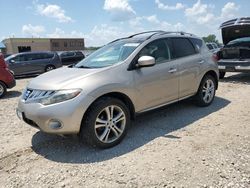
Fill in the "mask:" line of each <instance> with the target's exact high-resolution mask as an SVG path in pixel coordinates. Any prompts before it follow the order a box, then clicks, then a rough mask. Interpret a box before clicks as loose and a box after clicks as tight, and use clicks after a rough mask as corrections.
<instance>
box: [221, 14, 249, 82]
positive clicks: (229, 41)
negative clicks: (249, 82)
mask: <svg viewBox="0 0 250 188" xmlns="http://www.w3.org/2000/svg"><path fill="white" fill-rule="evenodd" d="M220 28H221V30H222V39H223V43H224V45H225V46H224V47H223V48H222V49H221V50H220V51H219V52H218V53H217V56H218V65H219V70H220V78H221V79H222V78H224V76H225V74H226V72H250V17H244V18H237V19H233V20H229V21H227V22H224V23H222V24H221V26H220Z"/></svg>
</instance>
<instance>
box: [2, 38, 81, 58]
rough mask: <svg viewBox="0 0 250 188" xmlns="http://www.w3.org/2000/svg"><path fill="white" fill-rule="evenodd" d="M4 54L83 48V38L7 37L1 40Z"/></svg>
mask: <svg viewBox="0 0 250 188" xmlns="http://www.w3.org/2000/svg"><path fill="white" fill-rule="evenodd" d="M2 43H3V45H4V46H5V49H4V50H3V52H4V53H5V54H15V53H21V52H33V51H73V50H84V47H85V44H84V39H83V38H8V39H5V40H3V41H2Z"/></svg>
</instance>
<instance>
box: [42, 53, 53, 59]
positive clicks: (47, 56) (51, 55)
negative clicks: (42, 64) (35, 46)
mask: <svg viewBox="0 0 250 188" xmlns="http://www.w3.org/2000/svg"><path fill="white" fill-rule="evenodd" d="M42 56H43V59H51V58H53V57H54V54H53V53H45V54H42Z"/></svg>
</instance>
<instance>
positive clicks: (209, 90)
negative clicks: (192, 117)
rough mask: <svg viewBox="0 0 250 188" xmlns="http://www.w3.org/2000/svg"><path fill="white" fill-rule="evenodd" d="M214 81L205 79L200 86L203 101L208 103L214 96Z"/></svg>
mask: <svg viewBox="0 0 250 188" xmlns="http://www.w3.org/2000/svg"><path fill="white" fill-rule="evenodd" d="M214 92H215V87H214V82H213V80H211V79H208V80H206V82H205V83H204V85H203V88H202V96H203V100H204V102H205V103H210V102H211V101H212V100H213V98H214Z"/></svg>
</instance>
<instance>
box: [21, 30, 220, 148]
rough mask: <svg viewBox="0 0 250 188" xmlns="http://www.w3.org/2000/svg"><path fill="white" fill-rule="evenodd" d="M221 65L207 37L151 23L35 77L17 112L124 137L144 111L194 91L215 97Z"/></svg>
mask: <svg viewBox="0 0 250 188" xmlns="http://www.w3.org/2000/svg"><path fill="white" fill-rule="evenodd" d="M217 87H218V66H217V63H216V62H215V61H214V59H213V55H212V53H210V52H209V51H208V49H207V47H206V44H205V43H204V42H203V40H202V39H200V38H198V37H196V36H194V35H192V34H188V33H183V32H165V31H150V32H144V33H138V34H135V35H132V36H129V37H126V38H121V39H117V40H115V41H113V42H111V43H109V44H107V45H105V46H104V47H102V48H101V49H99V50H97V51H96V52H94V53H92V54H91V55H89V56H88V57H87V58H85V59H84V60H82V61H81V62H79V63H78V64H76V65H74V66H71V67H63V68H60V69H57V70H54V71H51V72H48V73H45V74H43V75H40V76H38V77H36V78H34V79H33V80H31V81H30V83H29V84H28V86H27V88H26V89H25V90H24V92H23V94H22V97H21V98H20V101H19V104H18V108H17V115H18V117H19V118H20V119H22V120H23V121H25V122H26V123H27V124H30V125H31V126H33V127H36V128H38V129H40V130H41V131H44V132H47V133H54V134H59V135H60V134H62V135H64V134H78V135H79V136H80V138H81V140H82V141H83V142H87V143H88V144H91V145H92V146H96V147H100V148H108V147H112V146H114V145H116V144H118V143H119V142H120V141H121V140H122V139H123V138H124V136H125V134H126V132H127V129H128V127H129V125H130V120H131V119H133V118H134V117H135V116H136V114H138V113H142V112H146V111H149V110H153V109H156V108H158V107H162V106H164V105H167V104H170V103H174V102H177V101H180V100H182V99H186V98H188V97H192V96H193V97H194V101H195V103H196V104H198V105H199V106H208V105H210V104H211V103H212V101H213V99H214V96H215V91H216V89H217Z"/></svg>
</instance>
